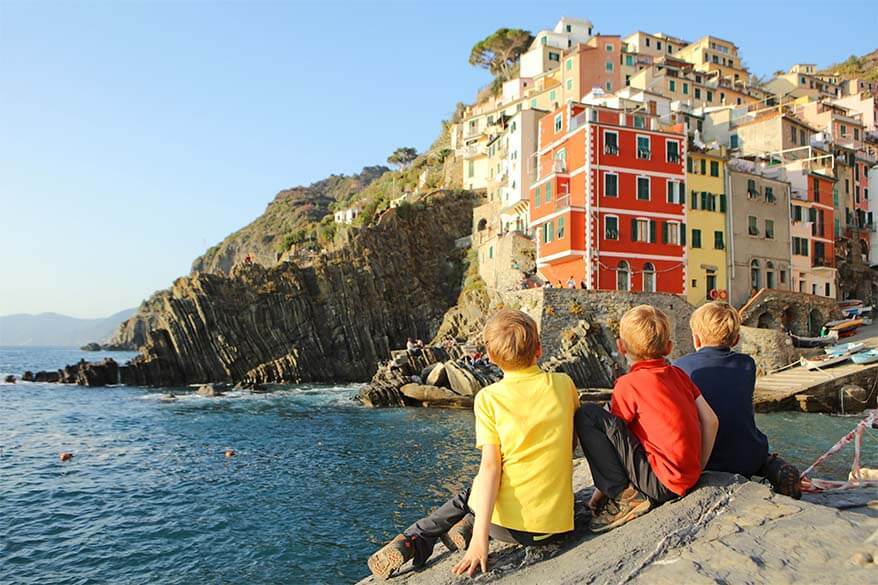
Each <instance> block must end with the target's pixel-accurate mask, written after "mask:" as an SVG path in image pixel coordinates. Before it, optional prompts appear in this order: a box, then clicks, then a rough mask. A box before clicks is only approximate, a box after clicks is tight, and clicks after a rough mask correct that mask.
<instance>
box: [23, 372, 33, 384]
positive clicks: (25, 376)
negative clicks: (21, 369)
mask: <svg viewBox="0 0 878 585" xmlns="http://www.w3.org/2000/svg"><path fill="white" fill-rule="evenodd" d="M21 380H22V381H23V382H33V381H34V373H33V372H31V371H30V370H28V371H27V372H25V373H24V374H22V375H21Z"/></svg>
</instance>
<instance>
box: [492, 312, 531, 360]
mask: <svg viewBox="0 0 878 585" xmlns="http://www.w3.org/2000/svg"><path fill="white" fill-rule="evenodd" d="M483 335H484V338H485V346H486V347H487V349H488V354H489V355H490V357H491V360H492V361H493V362H494V363H496V364H497V365H498V366H500V369H502V370H504V371H509V370H521V369H523V368H527V367H529V366H531V365H533V363H534V358H536V355H537V351H538V350H539V348H540V334H539V331H537V324H536V322H535V321H534V320H533V319H531V318H530V317H529V316H528V315H527V314H526V313H523V312H521V311H513V310H512V309H501V310H499V311H497V312H496V313H494V315H493V316H492V317H491V318H490V319H488V323H487V324H486V325H485V331H484V334H483Z"/></svg>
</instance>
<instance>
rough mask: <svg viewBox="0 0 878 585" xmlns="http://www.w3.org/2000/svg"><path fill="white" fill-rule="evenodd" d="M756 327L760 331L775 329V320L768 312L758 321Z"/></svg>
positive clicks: (761, 315)
mask: <svg viewBox="0 0 878 585" xmlns="http://www.w3.org/2000/svg"><path fill="white" fill-rule="evenodd" d="M756 327H758V328H759V329H774V318H772V316H771V313H769V312H768V311H764V312H762V313H761V314H760V315H759V318H758V319H757V320H756Z"/></svg>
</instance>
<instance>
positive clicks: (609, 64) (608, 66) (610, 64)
mask: <svg viewBox="0 0 878 585" xmlns="http://www.w3.org/2000/svg"><path fill="white" fill-rule="evenodd" d="M604 69H606V70H607V71H612V70H613V62H612V61H607V62H606V64H604Z"/></svg>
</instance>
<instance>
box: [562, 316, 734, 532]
mask: <svg viewBox="0 0 878 585" xmlns="http://www.w3.org/2000/svg"><path fill="white" fill-rule="evenodd" d="M617 345H618V348H619V351H620V352H621V353H622V354H623V355H625V356H626V357H627V358H628V360H629V362H631V369H630V370H629V372H628V373H627V374H625V375H624V376H622V377H620V378H619V379H618V380H617V381H616V386H615V388H614V389H613V399H612V402H611V410H612V414H610V413H609V412H607V411H606V410H604V409H602V408H600V407H599V406H596V405H594V404H586V405H583V406H582V407H580V408H579V410H578V411H577V413H576V417H575V428H576V434H577V435H578V437H579V444H580V445H582V449H583V452H584V453H585V457H586V459H587V460H588V465H589V468H591V473H592V477H593V478H594V483H595V493H594V495H593V496H592V499H591V502H589V507H590V508H592V511H593V512H594V513H595V517H594V518H593V519H592V531H593V532H603V531H605V530H610V529H611V528H615V527H617V526H620V525H622V524H624V523H625V522H628V521H630V520H633V519H634V518H637V517H638V516H641V515H643V514H645V513H646V512H647V511H649V509H650V508H651V507H652V506H655V505H661V504H663V503H665V502H668V501H671V500H673V499H676V498H678V497H680V496H683V495H685V494H686V492H688V491H689V489H691V488H692V486H694V485H695V484H696V483H697V482H698V479H699V477H700V476H701V470H702V469H704V466H705V464H706V463H707V460H708V458H709V457H710V452H711V450H712V449H713V441H714V438H715V437H716V432H717V429H718V427H719V423H718V422H717V418H716V415H715V414H714V412H713V410H711V408H710V406H709V405H708V404H707V401H706V400H705V399H704V398H703V397H702V396H701V393H700V392H699V391H698V388H697V387H696V386H695V384H693V383H692V380H690V379H689V376H687V375H686V373H685V372H683V371H682V370H681V369H679V368H677V367H674V366H672V365H670V364H669V363H668V362H667V361H666V360H665V356H667V355H668V354H669V353H670V352H671V347H672V342H671V325H670V322H669V320H668V317H667V315H665V314H664V313H663V312H661V311H660V310H659V309H656V308H655V307H652V306H650V305H640V306H638V307H634V308H633V309H631V310H630V311H628V312H627V313H625V315H624V316H623V317H622V320H621V321H620V323H619V340H618V342H617Z"/></svg>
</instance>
